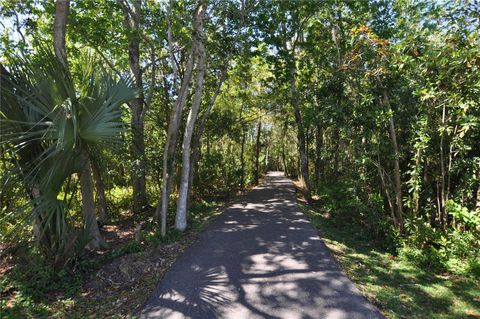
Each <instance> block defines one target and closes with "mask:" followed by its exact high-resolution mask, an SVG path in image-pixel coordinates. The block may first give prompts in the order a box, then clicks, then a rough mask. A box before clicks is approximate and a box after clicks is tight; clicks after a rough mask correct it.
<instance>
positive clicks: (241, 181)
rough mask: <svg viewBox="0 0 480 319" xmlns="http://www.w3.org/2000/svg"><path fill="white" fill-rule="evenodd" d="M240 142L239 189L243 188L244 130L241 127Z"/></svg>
mask: <svg viewBox="0 0 480 319" xmlns="http://www.w3.org/2000/svg"><path fill="white" fill-rule="evenodd" d="M241 130H242V141H241V147H240V188H242V189H243V188H244V187H245V135H246V134H245V129H244V128H243V127H242V128H241Z"/></svg>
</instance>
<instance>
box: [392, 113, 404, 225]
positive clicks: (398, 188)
mask: <svg viewBox="0 0 480 319" xmlns="http://www.w3.org/2000/svg"><path fill="white" fill-rule="evenodd" d="M388 131H389V134H390V141H391V143H392V148H393V156H394V159H393V181H394V183H393V184H394V190H395V204H396V207H397V219H398V223H399V229H400V231H401V232H403V202H402V180H401V172H400V158H399V157H400V153H399V151H398V144H397V135H396V132H395V123H394V121H393V116H392V117H390V119H389V121H388Z"/></svg>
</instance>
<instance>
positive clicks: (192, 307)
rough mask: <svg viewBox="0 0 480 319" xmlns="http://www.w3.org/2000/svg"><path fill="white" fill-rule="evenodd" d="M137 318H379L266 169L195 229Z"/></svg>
mask: <svg viewBox="0 0 480 319" xmlns="http://www.w3.org/2000/svg"><path fill="white" fill-rule="evenodd" d="M139 316H140V318H164V319H165V318H168V319H173V318H175V319H177V318H201V319H213V318H231V319H241V318H248V319H254V318H285V319H287V318H288V319H307V318H323V319H334V318H335V319H340V318H345V319H346V318H348V319H355V318H384V317H383V316H382V315H381V314H380V313H379V312H378V311H377V310H376V308H375V307H374V306H373V305H372V304H371V303H369V302H368V300H367V299H365V298H364V297H363V296H362V295H361V294H360V292H359V291H358V289H357V288H356V287H355V286H354V284H353V283H352V282H351V281H350V280H349V279H348V278H347V277H346V275H345V274H344V273H343V272H342V271H341V269H340V268H339V266H338V265H337V264H336V262H335V261H334V259H333V257H332V255H331V253H330V252H329V250H328V249H327V248H326V246H325V245H324V244H323V242H322V241H321V239H320V238H319V237H318V235H317V232H316V231H315V229H314V228H313V227H312V225H311V224H310V222H309V221H308V219H307V218H306V217H305V215H304V214H303V213H302V211H301V210H300V208H299V207H298V205H297V203H296V198H295V189H294V186H293V183H292V181H291V180H289V179H287V178H285V177H284V176H283V173H281V172H270V173H268V174H267V176H266V177H265V181H264V183H263V184H262V185H261V186H259V187H256V188H254V189H253V190H252V191H251V192H249V193H248V194H247V195H245V196H244V197H243V198H241V199H239V200H238V201H237V202H236V203H234V204H232V205H231V206H230V207H229V208H228V209H227V210H226V211H225V212H224V213H223V214H222V215H220V216H219V217H218V218H217V219H216V220H215V221H214V222H213V223H212V224H211V225H210V226H209V227H208V228H207V230H206V231H205V232H204V233H203V234H201V235H200V237H199V239H198V240H197V241H196V242H195V243H194V244H192V245H191V246H190V247H189V248H188V249H187V250H186V251H185V253H184V254H183V256H181V257H180V258H179V259H178V260H177V261H176V262H175V264H174V265H173V266H172V268H171V269H170V270H169V271H168V272H167V273H166V275H165V277H164V278H163V279H162V280H161V282H160V283H159V284H158V286H157V288H156V290H155V291H154V292H153V294H152V295H151V297H150V298H149V300H148V301H147V302H146V303H145V304H144V306H143V307H142V310H141V311H140V313H139Z"/></svg>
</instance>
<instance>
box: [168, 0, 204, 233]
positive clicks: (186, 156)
mask: <svg viewBox="0 0 480 319" xmlns="http://www.w3.org/2000/svg"><path fill="white" fill-rule="evenodd" d="M205 9H206V6H205V5H204V4H203V3H202V4H200V7H199V9H198V14H197V15H196V17H195V21H194V22H195V23H196V25H197V26H196V28H195V29H196V31H197V36H198V37H199V39H198V43H197V47H196V55H197V59H198V61H197V67H196V69H197V75H196V79H195V96H194V98H193V103H192V107H191V109H190V112H189V113H188V118H187V124H186V126H185V133H184V135H183V144H182V177H181V181H180V191H179V197H178V203H177V214H176V218H175V228H176V229H178V230H180V231H184V230H185V228H187V202H188V184H189V177H190V159H191V142H192V135H193V129H194V128H195V122H196V120H197V116H198V110H199V109H200V102H201V100H202V91H203V82H204V78H205V64H206V61H205V47H204V45H203V39H202V37H203V17H204V15H205Z"/></svg>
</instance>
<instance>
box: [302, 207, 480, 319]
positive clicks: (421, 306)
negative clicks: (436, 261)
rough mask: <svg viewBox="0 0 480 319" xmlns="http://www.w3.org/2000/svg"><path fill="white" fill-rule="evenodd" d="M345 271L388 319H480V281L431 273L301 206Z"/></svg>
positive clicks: (355, 231)
mask: <svg viewBox="0 0 480 319" xmlns="http://www.w3.org/2000/svg"><path fill="white" fill-rule="evenodd" d="M301 206H302V208H303V210H304V212H305V213H306V214H307V216H308V217H309V218H310V220H311V221H312V224H313V225H314V226H315V227H316V228H317V229H318V230H319V232H320V235H321V237H322V238H323V240H324V242H325V244H326V245H327V246H328V247H329V248H330V250H331V251H332V252H333V254H334V255H335V257H336V259H337V261H338V262H339V263H340V264H341V265H342V268H343V270H344V271H345V272H346V273H347V275H348V276H349V277H350V278H351V279H352V280H353V281H354V282H355V283H356V284H357V286H358V287H359V289H360V290H361V291H362V292H363V294H364V295H365V296H366V297H367V298H368V299H370V300H371V301H372V302H373V303H374V304H375V305H376V306H377V307H378V308H379V309H380V310H381V311H382V312H383V314H384V315H385V316H386V317H388V318H422V319H423V318H435V319H437V318H438V319H446V318H459V319H465V318H480V283H479V282H478V281H476V280H475V279H473V278H467V277H461V276H454V275H446V274H443V275H438V274H432V273H431V272H430V271H429V270H428V269H421V268H419V267H418V266H416V265H414V264H412V263H411V262H409V261H407V260H403V259H402V258H399V257H396V256H393V255H391V254H390V253H388V252H385V251H383V250H382V249H380V248H378V243H374V242H371V241H368V240H367V239H365V237H362V235H361V230H360V229H358V227H355V226H340V225H336V224H335V223H334V222H333V221H332V220H331V219H329V218H327V217H326V216H327V215H325V214H323V213H322V212H321V211H319V210H317V209H312V208H310V207H307V206H305V205H302V204H301Z"/></svg>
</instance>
